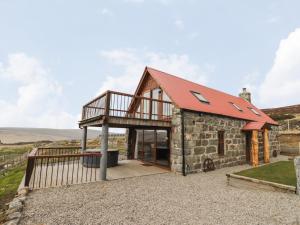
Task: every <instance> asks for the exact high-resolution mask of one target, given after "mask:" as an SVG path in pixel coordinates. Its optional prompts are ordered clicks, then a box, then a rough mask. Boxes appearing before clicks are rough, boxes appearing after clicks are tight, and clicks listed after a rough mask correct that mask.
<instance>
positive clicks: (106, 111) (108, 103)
mask: <svg viewBox="0 0 300 225" xmlns="http://www.w3.org/2000/svg"><path fill="white" fill-rule="evenodd" d="M109 111H110V91H107V93H106V99H105V116H106V117H108V116H109Z"/></svg>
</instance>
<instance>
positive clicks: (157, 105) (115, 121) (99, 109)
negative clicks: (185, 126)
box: [79, 91, 173, 128]
mask: <svg viewBox="0 0 300 225" xmlns="http://www.w3.org/2000/svg"><path fill="white" fill-rule="evenodd" d="M172 109H173V104H172V102H169V101H163V100H159V99H153V98H146V97H142V96H136V95H130V94H125V93H120V92H115V91H107V92H105V93H104V94H102V95H100V96H98V97H97V98H95V99H93V100H91V101H90V102H88V103H87V104H85V105H84V106H83V109H82V119H81V121H79V126H80V127H84V126H95V127H97V126H102V124H103V123H108V124H109V126H110V127H119V128H129V127H143V128H154V127H155V128H168V127H171V117H172Z"/></svg>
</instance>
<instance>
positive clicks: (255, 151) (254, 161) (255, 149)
mask: <svg viewBox="0 0 300 225" xmlns="http://www.w3.org/2000/svg"><path fill="white" fill-rule="evenodd" d="M251 156H252V157H251V160H252V166H258V131H257V130H253V131H252V139H251Z"/></svg>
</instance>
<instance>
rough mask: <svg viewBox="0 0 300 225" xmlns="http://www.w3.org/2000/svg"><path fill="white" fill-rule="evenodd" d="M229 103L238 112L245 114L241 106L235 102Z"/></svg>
mask: <svg viewBox="0 0 300 225" xmlns="http://www.w3.org/2000/svg"><path fill="white" fill-rule="evenodd" d="M229 103H230V104H231V105H232V106H233V107H234V108H235V109H237V110H238V111H240V112H243V109H242V108H241V107H240V106H238V105H237V104H235V103H234V102H229Z"/></svg>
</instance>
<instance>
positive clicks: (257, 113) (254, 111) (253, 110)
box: [249, 108, 260, 116]
mask: <svg viewBox="0 0 300 225" xmlns="http://www.w3.org/2000/svg"><path fill="white" fill-rule="evenodd" d="M249 109H250V110H251V111H252V112H253V113H254V114H256V115H258V116H260V114H259V112H257V111H256V110H255V109H253V108H249Z"/></svg>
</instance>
